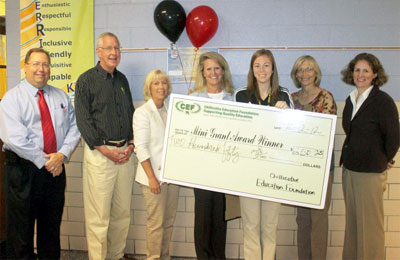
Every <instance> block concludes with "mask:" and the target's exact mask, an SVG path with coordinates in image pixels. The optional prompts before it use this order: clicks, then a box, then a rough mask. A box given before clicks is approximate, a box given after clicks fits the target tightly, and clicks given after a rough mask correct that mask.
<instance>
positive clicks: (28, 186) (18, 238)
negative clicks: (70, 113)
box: [4, 152, 66, 259]
mask: <svg viewBox="0 0 400 260" xmlns="http://www.w3.org/2000/svg"><path fill="white" fill-rule="evenodd" d="M15 156H16V154H14V153H10V152H6V162H5V167H4V172H5V193H6V223H7V258H8V259H35V258H36V256H35V255H34V252H33V236H34V225H35V220H36V221H37V223H36V230H37V241H36V242H37V257H38V258H39V259H59V258H60V224H61V217H62V212H63V208H64V200H65V195H64V192H65V181H66V180H65V168H64V165H63V171H62V173H61V174H60V175H59V176H57V177H53V175H52V174H51V173H49V172H48V171H46V169H45V168H44V167H43V168H42V169H38V168H37V167H36V166H35V165H34V164H33V163H31V162H28V161H26V160H23V159H21V158H19V157H15Z"/></svg>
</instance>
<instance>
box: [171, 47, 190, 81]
mask: <svg viewBox="0 0 400 260" xmlns="http://www.w3.org/2000/svg"><path fill="white" fill-rule="evenodd" d="M174 45H175V47H176V50H177V51H178V58H179V61H180V63H181V67H182V72H183V77H184V78H185V83H186V86H187V84H188V82H187V78H186V73H185V69H184V68H183V63H182V59H181V52H180V51H179V49H178V45H176V44H174Z"/></svg>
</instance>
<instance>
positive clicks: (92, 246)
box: [83, 144, 134, 260]
mask: <svg viewBox="0 0 400 260" xmlns="http://www.w3.org/2000/svg"><path fill="white" fill-rule="evenodd" d="M109 149H125V147H121V148H116V147H112V146H110V147H109ZM133 168H134V167H133V161H132V158H131V159H130V160H129V161H128V162H127V163H125V164H123V165H115V164H114V162H112V161H111V160H109V159H107V158H106V157H105V156H103V155H102V154H101V153H100V152H99V151H97V150H90V148H89V147H88V146H87V145H86V144H85V148H84V159H83V201H84V208H85V225H86V238H87V243H88V251H89V259H91V260H103V259H106V258H107V259H112V260H113V259H119V258H121V257H122V256H123V255H124V249H125V245H126V237H127V235H128V230H129V224H130V206H131V205H130V204H131V197H132V185H133V177H134V169H133Z"/></svg>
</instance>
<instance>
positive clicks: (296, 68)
mask: <svg viewBox="0 0 400 260" xmlns="http://www.w3.org/2000/svg"><path fill="white" fill-rule="evenodd" d="M290 76H291V78H292V80H293V82H294V84H295V85H296V87H297V88H300V89H301V90H300V91H298V92H295V93H293V94H292V98H293V102H294V107H295V109H300V110H304V111H310V112H317V113H325V114H333V115H336V103H335V100H334V98H333V96H332V94H331V93H330V92H329V91H327V90H325V89H323V88H320V87H319V84H320V83H321V70H320V68H319V66H318V63H317V62H316V61H315V59H314V58H313V57H311V56H309V55H305V56H301V57H299V58H298V59H297V60H296V62H295V63H294V65H293V68H292V72H291V74H290ZM334 168H335V166H334V156H333V154H332V161H331V168H330V176H329V182H328V190H327V192H326V200H325V207H324V209H321V210H319V209H310V208H303V207H298V208H297V218H296V221H297V225H298V231H297V250H298V255H299V259H326V251H327V243H328V210H329V206H330V202H331V193H332V182H333V171H334Z"/></svg>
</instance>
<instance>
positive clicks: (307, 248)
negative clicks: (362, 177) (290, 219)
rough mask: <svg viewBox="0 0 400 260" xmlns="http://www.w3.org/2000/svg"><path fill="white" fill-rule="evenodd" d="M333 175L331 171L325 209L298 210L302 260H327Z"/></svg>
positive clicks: (299, 249) (300, 255)
mask: <svg viewBox="0 0 400 260" xmlns="http://www.w3.org/2000/svg"><path fill="white" fill-rule="evenodd" d="M333 175H334V173H333V171H331V172H330V173H329V180H328V187H327V190H326V200H325V207H324V208H323V209H310V208H303V207H298V208H297V218H296V221H297V225H298V226H297V227H298V228H297V252H298V255H299V259H300V260H313V259H315V260H323V259H326V252H327V246H328V211H329V206H330V204H331V195H332V182H333Z"/></svg>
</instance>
